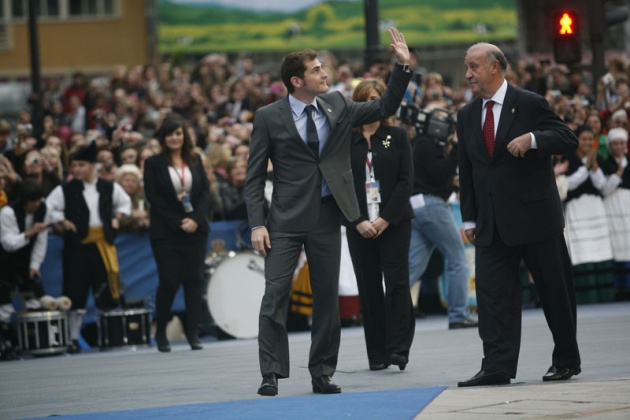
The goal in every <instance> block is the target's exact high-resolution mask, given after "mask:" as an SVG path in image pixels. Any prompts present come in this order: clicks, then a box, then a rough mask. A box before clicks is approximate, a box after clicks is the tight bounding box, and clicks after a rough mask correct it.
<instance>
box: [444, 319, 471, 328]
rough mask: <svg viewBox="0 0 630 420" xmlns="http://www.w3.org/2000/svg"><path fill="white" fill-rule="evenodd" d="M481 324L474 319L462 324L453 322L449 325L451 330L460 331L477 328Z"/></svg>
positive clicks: (464, 321)
mask: <svg viewBox="0 0 630 420" xmlns="http://www.w3.org/2000/svg"><path fill="white" fill-rule="evenodd" d="M477 327H479V323H478V322H477V321H475V320H474V319H465V320H463V321H462V322H451V323H450V324H448V329H449V330H460V329H462V328H477Z"/></svg>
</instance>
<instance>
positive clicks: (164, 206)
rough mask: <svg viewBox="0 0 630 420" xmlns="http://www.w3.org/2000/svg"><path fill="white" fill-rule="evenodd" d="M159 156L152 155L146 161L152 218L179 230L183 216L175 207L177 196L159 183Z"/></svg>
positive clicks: (148, 196) (145, 171)
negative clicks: (166, 190)
mask: <svg viewBox="0 0 630 420" xmlns="http://www.w3.org/2000/svg"><path fill="white" fill-rule="evenodd" d="M158 158H159V156H155V157H153V156H152V157H150V158H148V159H147V160H146V161H145V162H144V194H145V196H146V198H147V201H148V202H149V205H150V206H151V210H150V211H151V219H152V220H155V219H156V218H157V219H158V220H160V221H161V222H162V223H165V224H166V225H167V227H168V228H169V229H170V230H173V231H177V230H178V229H180V226H181V222H182V217H181V214H180V213H179V212H178V211H177V209H175V208H174V207H173V202H176V201H174V200H175V198H173V197H170V196H169V194H166V193H165V192H164V189H165V187H166V186H165V185H159V181H158V180H159V179H160V161H159V160H158ZM177 203H178V202H177ZM178 204H179V203H178ZM154 215H155V216H154Z"/></svg>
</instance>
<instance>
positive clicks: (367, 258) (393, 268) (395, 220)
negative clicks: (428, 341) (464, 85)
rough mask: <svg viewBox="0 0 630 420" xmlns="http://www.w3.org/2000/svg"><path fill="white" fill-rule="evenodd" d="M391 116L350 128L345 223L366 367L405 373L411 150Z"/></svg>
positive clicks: (366, 84)
mask: <svg viewBox="0 0 630 420" xmlns="http://www.w3.org/2000/svg"><path fill="white" fill-rule="evenodd" d="M385 88H386V86H385V84H384V83H383V82H382V81H381V80H380V79H366V80H363V81H362V82H361V83H359V84H358V85H357V86H356V88H355V89H354V94H353V96H352V100H354V101H356V102H367V101H372V100H376V99H378V98H380V97H381V96H382V95H383V93H384V92H385ZM390 120H391V118H388V119H386V120H383V121H377V122H375V123H371V124H368V125H364V126H362V127H359V128H357V129H355V131H354V133H353V136H352V144H351V165H352V172H353V174H354V186H355V191H356V194H357V199H358V201H359V208H360V210H361V218H360V219H359V221H358V222H356V223H354V224H350V223H348V222H346V226H347V237H348V246H349V249H350V256H351V258H352V264H353V266H354V271H355V274H356V277H357V286H358V288H359V296H360V300H361V310H362V313H363V328H364V330H365V342H366V347H367V354H368V361H369V366H370V370H381V369H386V368H387V367H388V366H389V365H397V366H398V367H399V368H400V369H401V370H404V369H405V366H406V365H407V362H408V360H409V349H410V347H411V343H412V341H413V336H414V331H415V316H414V313H413V305H412V302H411V295H410V293H409V259H408V258H409V257H408V256H409V241H410V238H411V224H410V219H411V218H412V217H413V212H412V210H411V206H410V204H409V196H410V195H411V188H412V182H413V176H412V160H411V147H410V144H409V140H408V138H407V133H406V131H405V130H404V129H402V128H399V127H393V126H391V121H390ZM383 276H384V278H385V289H386V290H385V292H383Z"/></svg>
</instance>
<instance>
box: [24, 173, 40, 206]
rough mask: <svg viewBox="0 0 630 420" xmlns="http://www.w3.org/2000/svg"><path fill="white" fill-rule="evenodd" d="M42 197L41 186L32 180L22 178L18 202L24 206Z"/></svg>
mask: <svg viewBox="0 0 630 420" xmlns="http://www.w3.org/2000/svg"><path fill="white" fill-rule="evenodd" d="M43 197H44V193H43V191H42V186H41V185H40V184H39V182H38V181H37V180H36V179H34V178H28V177H27V178H24V179H23V180H22V182H21V183H20V187H19V195H18V201H19V203H20V204H22V205H24V204H26V203H27V202H28V201H35V200H40V199H42V198H43Z"/></svg>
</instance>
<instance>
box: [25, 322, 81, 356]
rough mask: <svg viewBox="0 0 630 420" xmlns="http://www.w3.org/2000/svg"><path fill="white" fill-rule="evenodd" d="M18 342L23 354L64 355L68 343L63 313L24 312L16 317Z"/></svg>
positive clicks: (66, 324)
mask: <svg viewBox="0 0 630 420" xmlns="http://www.w3.org/2000/svg"><path fill="white" fill-rule="evenodd" d="M17 323H18V340H19V343H20V349H21V350H22V352H23V353H25V354H32V355H34V356H43V355H48V354H58V353H65V352H66V351H67V349H68V344H69V342H70V340H69V337H68V319H67V316H66V313H65V312H59V311H47V312H25V313H22V314H19V315H18V317H17Z"/></svg>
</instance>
